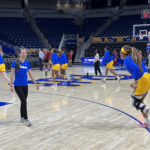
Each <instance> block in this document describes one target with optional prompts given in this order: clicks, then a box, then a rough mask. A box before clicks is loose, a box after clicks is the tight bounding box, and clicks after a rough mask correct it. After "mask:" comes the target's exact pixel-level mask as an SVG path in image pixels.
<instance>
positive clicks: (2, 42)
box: [0, 40, 16, 49]
mask: <svg viewBox="0 0 150 150" xmlns="http://www.w3.org/2000/svg"><path fill="white" fill-rule="evenodd" d="M0 43H1V44H3V45H5V46H7V47H9V48H12V49H16V46H13V45H11V44H9V43H6V42H4V41H2V40H0Z"/></svg>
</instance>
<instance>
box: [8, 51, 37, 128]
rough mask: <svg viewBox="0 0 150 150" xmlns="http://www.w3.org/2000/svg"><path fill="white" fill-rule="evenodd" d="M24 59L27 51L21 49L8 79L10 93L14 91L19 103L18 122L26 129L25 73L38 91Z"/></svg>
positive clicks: (26, 94) (26, 84)
mask: <svg viewBox="0 0 150 150" xmlns="http://www.w3.org/2000/svg"><path fill="white" fill-rule="evenodd" d="M26 57H27V50H26V49H25V48H21V49H20V51H19V58H17V60H16V61H14V62H13V63H12V68H11V77H10V91H11V92H14V89H15V91H16V93H17V95H18V97H19V99H20V101H21V107H20V115H21V119H20V122H21V123H24V124H25V125H26V126H27V127H29V126H31V123H30V121H29V120H28V115H27V96H28V81H27V79H28V77H27V72H28V73H29V76H30V78H31V79H32V81H33V83H34V84H35V86H36V88H37V90H38V89H39V86H38V84H37V83H36V81H35V79H34V77H33V75H32V72H31V66H30V63H29V62H28V61H26V60H25V59H26ZM14 74H15V80H14V88H13V85H12V84H13V76H14Z"/></svg>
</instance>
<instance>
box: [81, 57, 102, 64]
mask: <svg viewBox="0 0 150 150" xmlns="http://www.w3.org/2000/svg"><path fill="white" fill-rule="evenodd" d="M82 65H94V57H83V58H82ZM100 65H105V58H104V57H101V58H100Z"/></svg>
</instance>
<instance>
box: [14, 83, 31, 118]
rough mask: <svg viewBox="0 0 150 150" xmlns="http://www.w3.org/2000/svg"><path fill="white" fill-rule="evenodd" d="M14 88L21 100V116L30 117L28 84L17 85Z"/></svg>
mask: <svg viewBox="0 0 150 150" xmlns="http://www.w3.org/2000/svg"><path fill="white" fill-rule="evenodd" d="M14 88H15V91H16V93H17V95H18V97H19V98H20V101H21V107H20V114H21V118H24V119H28V115H27V96H28V86H15V87H14Z"/></svg>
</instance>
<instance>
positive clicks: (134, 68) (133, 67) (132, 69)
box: [124, 55, 148, 81]
mask: <svg viewBox="0 0 150 150" xmlns="http://www.w3.org/2000/svg"><path fill="white" fill-rule="evenodd" d="M141 63H142V69H143V70H142V71H140V68H139V66H138V65H137V64H136V63H135V62H134V61H133V59H132V57H131V56H129V55H128V56H127V57H126V58H125V59H124V64H125V66H126V68H127V70H128V72H129V73H130V74H131V75H132V77H133V78H134V80H135V81H138V80H139V79H140V78H141V77H142V76H143V74H144V73H145V72H148V71H147V69H146V67H145V66H144V64H143V62H141Z"/></svg>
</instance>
